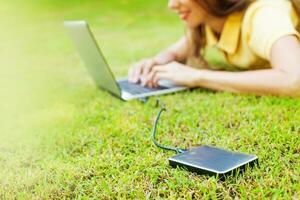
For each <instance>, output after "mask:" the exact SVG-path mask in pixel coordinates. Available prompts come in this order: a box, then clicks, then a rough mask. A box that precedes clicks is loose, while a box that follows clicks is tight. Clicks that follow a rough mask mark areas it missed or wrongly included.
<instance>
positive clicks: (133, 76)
mask: <svg viewBox="0 0 300 200" xmlns="http://www.w3.org/2000/svg"><path fill="white" fill-rule="evenodd" d="M144 62H145V60H142V61H140V62H138V63H137V64H135V65H133V67H132V68H130V70H129V72H128V80H129V81H130V82H133V83H137V82H138V81H139V79H140V75H141V74H142V73H143V65H144Z"/></svg>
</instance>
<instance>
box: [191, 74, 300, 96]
mask: <svg viewBox="0 0 300 200" xmlns="http://www.w3.org/2000/svg"><path fill="white" fill-rule="evenodd" d="M198 74H199V75H198V77H199V78H198V81H197V83H196V85H197V86H200V87H205V88H209V89H214V90H223V91H230V92H237V93H254V94H260V95H264V94H272V95H288V96H299V93H300V85H299V84H300V83H299V82H298V80H299V78H298V77H294V76H293V75H290V74H287V73H286V72H284V71H281V70H279V69H265V70H255V71H245V72H223V71H209V70H199V73H198Z"/></svg>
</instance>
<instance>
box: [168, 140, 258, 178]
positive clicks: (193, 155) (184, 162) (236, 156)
mask: <svg viewBox="0 0 300 200" xmlns="http://www.w3.org/2000/svg"><path fill="white" fill-rule="evenodd" d="M257 161H258V158H257V156H255V155H248V154H244V153H236V152H231V151H227V150H223V149H219V148H216V147H211V146H200V147H197V148H194V149H191V150H188V151H185V152H183V153H180V154H177V155H175V156H173V157H171V158H169V163H170V165H171V166H172V167H183V168H186V169H187V170H189V171H192V172H196V173H198V174H207V175H219V176H224V175H230V174H231V173H232V172H236V171H237V169H239V170H243V169H244V168H245V166H247V165H250V166H251V165H253V164H254V163H255V162H257Z"/></svg>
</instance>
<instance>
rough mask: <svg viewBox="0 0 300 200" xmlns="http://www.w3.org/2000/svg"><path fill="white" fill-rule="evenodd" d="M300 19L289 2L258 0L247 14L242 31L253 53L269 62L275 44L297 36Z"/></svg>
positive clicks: (285, 0)
mask: <svg viewBox="0 0 300 200" xmlns="http://www.w3.org/2000/svg"><path fill="white" fill-rule="evenodd" d="M298 22H299V19H298V17H297V15H296V14H295V10H294V9H293V6H292V3H291V2H290V1H288V0H257V1H255V2H254V3H252V4H251V5H250V6H249V7H248V9H247V10H246V12H245V15H244V18H243V23H242V30H243V31H244V33H245V34H246V35H247V41H248V44H249V46H250V48H251V49H252V51H253V52H254V53H255V54H256V55H258V56H260V57H262V58H264V59H267V60H269V55H270V50H271V48H272V45H273V44H274V42H276V41H277V40H278V39H280V38H281V37H283V36H286V35H296V36H299V33H298V32H297V31H296V29H295V27H296V26H297V24H298Z"/></svg>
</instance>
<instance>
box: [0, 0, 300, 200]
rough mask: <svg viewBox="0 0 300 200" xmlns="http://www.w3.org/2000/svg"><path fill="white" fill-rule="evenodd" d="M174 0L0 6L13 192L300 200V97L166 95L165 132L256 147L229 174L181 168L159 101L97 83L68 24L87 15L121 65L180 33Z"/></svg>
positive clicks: (1, 143) (183, 139)
mask: <svg viewBox="0 0 300 200" xmlns="http://www.w3.org/2000/svg"><path fill="white" fill-rule="evenodd" d="M166 5H167V1H161V0H153V1H140V0H101V1H99V0H98V1H97V0H90V1H84V0H72V1H70V0H60V1H59V0H27V1H25V0H14V1H3V2H2V3H1V7H0V24H1V26H2V30H1V32H0V38H1V40H0V42H1V48H0V58H1V61H0V62H1V64H0V66H1V80H0V84H1V92H0V95H1V96H0V97H1V103H0V108H1V114H0V120H1V124H0V125H1V126H0V127H1V135H0V198H1V199H159V198H162V199H164V198H165V199H202V198H203V199H216V198H221V199H223V198H224V199H230V198H241V199H248V198H250V199H264V198H274V199H277V198H278V199H299V195H300V190H299V188H300V182H299V181H300V180H299V179H300V177H299V173H300V157H299V153H300V140H299V136H300V99H299V98H298V99H292V98H286V97H284V98H279V97H271V96H270V97H268V96H265V97H256V96H252V95H237V94H231V93H225V92H212V91H207V90H203V89H196V90H192V91H185V92H180V93H176V94H171V95H165V96H161V97H160V99H161V101H162V102H164V103H165V104H166V106H167V109H168V110H167V112H166V113H164V114H163V116H162V118H161V121H160V124H159V128H158V131H159V133H158V134H159V135H158V138H159V140H160V141H161V142H163V143H164V144H167V145H172V146H178V147H183V148H192V147H196V146H199V145H202V144H206V145H214V146H217V147H221V148H225V149H228V150H233V151H240V152H245V153H250V154H256V155H257V156H258V157H259V162H260V165H259V166H255V167H254V168H253V169H247V170H246V171H245V173H243V174H241V175H236V176H231V177H228V178H227V179H225V180H223V181H221V180H219V179H217V178H216V177H208V176H200V175H197V174H193V173H189V172H187V171H184V170H182V169H173V168H171V167H169V165H168V161H167V160H168V158H169V157H170V156H172V155H174V153H173V152H166V151H163V150H161V149H158V148H156V147H155V146H154V145H153V144H152V142H151V126H152V123H153V121H154V118H155V115H156V114H157V112H158V108H156V107H155V98H150V99H149V101H148V102H147V103H146V104H143V103H141V102H139V101H130V102H122V101H120V100H118V99H116V98H114V97H112V96H111V95H110V94H108V93H106V92H103V91H99V90H98V89H97V88H96V87H95V86H94V84H93V82H92V80H91V78H90V76H89V75H88V73H87V71H86V69H85V67H84V64H83V63H82V61H81V59H80V57H79V55H78V53H77V51H76V50H75V48H74V46H73V44H72V42H71V40H70V38H69V37H68V35H67V33H66V30H65V29H64V27H63V25H62V23H63V20H64V19H86V20H88V22H89V23H90V26H91V29H92V31H93V33H94V34H95V37H96V39H97V41H98V42H99V44H100V45H101V48H102V50H103V51H104V52H105V55H106V57H107V60H108V62H109V63H110V65H111V68H112V70H113V72H114V73H115V74H116V75H117V76H118V77H122V76H125V75H126V74H127V70H128V68H129V67H130V65H131V64H132V63H134V62H136V61H138V60H139V59H141V58H143V57H149V56H151V55H154V54H155V53H156V52H158V51H159V50H161V49H163V48H165V47H167V46H168V45H170V44H172V43H173V42H174V41H176V40H177V39H178V38H179V37H180V36H181V35H182V34H184V28H183V25H182V24H181V22H180V21H179V20H178V18H177V17H176V15H175V14H173V13H172V12H170V11H168V10H167V8H166Z"/></svg>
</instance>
